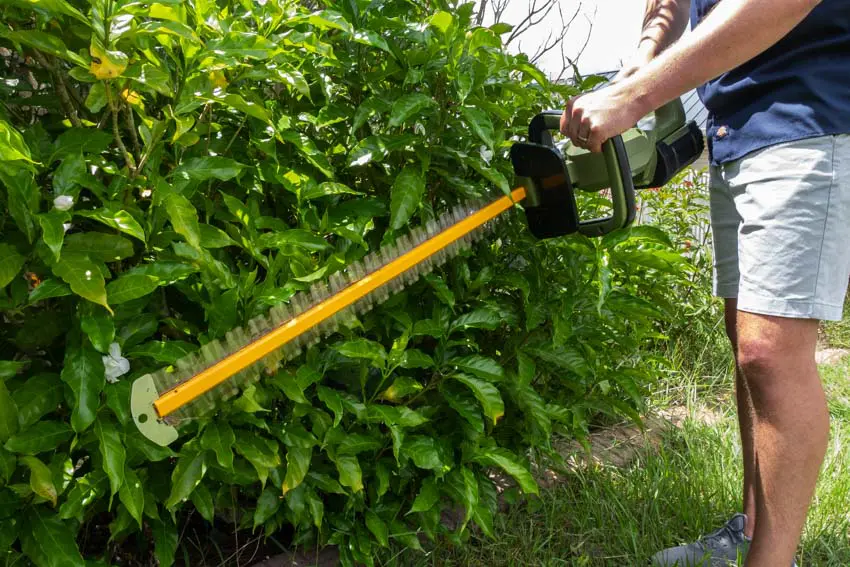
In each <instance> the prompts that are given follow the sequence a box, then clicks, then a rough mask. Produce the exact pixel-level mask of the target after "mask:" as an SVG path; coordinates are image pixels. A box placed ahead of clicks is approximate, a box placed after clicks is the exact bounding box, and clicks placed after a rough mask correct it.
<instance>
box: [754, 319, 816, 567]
mask: <svg viewBox="0 0 850 567" xmlns="http://www.w3.org/2000/svg"><path fill="white" fill-rule="evenodd" d="M817 333H818V322H817V320H814V319H790V318H783V317H773V316H767V315H756V314H752V313H746V312H741V311H739V312H738V314H737V337H738V364H739V368H740V371H741V373H742V374H743V378H744V382H745V385H746V390H747V391H748V392H749V395H750V398H751V400H752V409H753V415H752V417H751V420H752V421H751V422H752V425H753V433H754V436H753V438H754V442H755V455H756V457H755V459H756V467H755V475H754V476H755V478H754V483H753V485H754V486H753V485H751V486H752V487H753V488H754V489H755V499H754V500H755V508H756V514H755V518H757V521H756V522H755V530H754V533H753V542H752V545H751V547H750V550H749V553H748V555H747V561H746V566H747V567H774V566H776V565H789V564H790V563H791V562H792V560H793V557H794V553H795V551H796V549H797V544H798V543H799V540H800V534H801V532H802V530H803V525H804V523H805V519H806V514H807V512H808V508H809V504H810V502H811V499H812V496H813V494H814V490H815V485H816V483H817V479H818V474H819V471H820V466H821V463H822V462H823V459H824V455H825V454H826V446H827V442H828V437H829V414H828V411H827V405H826V398H825V396H824V392H823V388H822V386H821V382H820V377H819V376H818V371H817V366H816V364H815V356H814V355H815V344H816V341H817ZM745 421H746V420H745V419H742V423H744V422H745ZM742 431H743V430H742ZM751 486H747V485H746V483H745V495H744V501H745V506H746V503H747V499H748V497H749V498H750V500H752V496H748V492H749V490H751Z"/></svg>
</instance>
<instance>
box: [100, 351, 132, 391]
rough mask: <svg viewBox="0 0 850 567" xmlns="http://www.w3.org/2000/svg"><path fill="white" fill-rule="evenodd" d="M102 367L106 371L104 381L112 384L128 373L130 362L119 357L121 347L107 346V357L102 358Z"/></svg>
mask: <svg viewBox="0 0 850 567" xmlns="http://www.w3.org/2000/svg"><path fill="white" fill-rule="evenodd" d="M103 367H104V369H105V370H106V372H105V373H104V374H105V375H106V381H107V382H109V383H110V384H114V383H115V382H117V381H118V378H119V377H121V376H123V375H125V374H127V373H128V372H129V371H130V361H129V360H127V359H126V358H124V357H123V356H121V345H119V344H118V343H112V344H111V345H109V355H108V356H104V357H103Z"/></svg>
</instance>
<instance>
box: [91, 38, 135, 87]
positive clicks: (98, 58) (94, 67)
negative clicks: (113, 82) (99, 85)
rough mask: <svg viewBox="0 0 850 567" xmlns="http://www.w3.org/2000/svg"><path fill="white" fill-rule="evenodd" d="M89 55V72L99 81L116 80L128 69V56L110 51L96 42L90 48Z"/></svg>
mask: <svg viewBox="0 0 850 567" xmlns="http://www.w3.org/2000/svg"><path fill="white" fill-rule="evenodd" d="M89 53H90V54H91V66H90V67H89V71H90V72H91V74H92V75H94V76H95V77H96V78H98V79H101V80H103V79H114V78H115V77H117V76H119V75H120V74H121V73H123V72H124V69H126V68H127V55H126V54H124V53H123V52H121V51H109V50H107V49H104V48H103V47H102V46H101V45H100V44H99V43H97V42H95V43H92V44H91V47H89Z"/></svg>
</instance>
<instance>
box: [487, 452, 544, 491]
mask: <svg viewBox="0 0 850 567" xmlns="http://www.w3.org/2000/svg"><path fill="white" fill-rule="evenodd" d="M475 460H476V461H478V462H479V463H482V464H485V465H490V466H495V467H499V468H501V469H502V470H503V471H505V472H506V473H508V474H509V475H511V476H512V477H513V478H514V480H516V481H517V483H518V484H519V485H520V487H521V488H522V489H523V490H524V491H525V492H527V493H531V494H539V493H540V491H539V489H538V487H537V482H536V481H535V480H534V477H532V476H531V473H530V472H529V470H528V469H527V468H526V467H525V466H524V465H522V464H521V463H520V462H519V459H517V457H516V456H515V455H513V454H512V453H511V452H510V451H508V450H507V449H498V448H494V449H486V450H484V451H482V452H481V453H479V454H477V455H476V456H475Z"/></svg>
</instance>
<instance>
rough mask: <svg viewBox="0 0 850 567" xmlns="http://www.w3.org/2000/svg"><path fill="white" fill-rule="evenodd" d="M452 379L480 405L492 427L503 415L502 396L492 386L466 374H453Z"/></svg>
mask: <svg viewBox="0 0 850 567" xmlns="http://www.w3.org/2000/svg"><path fill="white" fill-rule="evenodd" d="M452 378H454V379H455V380H457V381H458V382H460V383H462V384H464V385H466V387H467V388H469V390H470V391H471V392H472V394H473V395H474V396H475V398H476V399H477V400H478V402H479V403H480V404H481V408H482V409H483V410H484V415H486V416H487V417H488V418H489V419H490V421H492V422H493V425H495V424H496V423H497V422H498V421H499V419H501V418H502V416H503V415H505V403H504V401H502V395H501V394H500V393H499V390H498V389H497V388H496V387H495V386H494V385H493V384H491V383H489V382H486V381H484V380H481V379H480V378H475V377H473V376H468V375H466V374H455V375H454V376H452Z"/></svg>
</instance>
